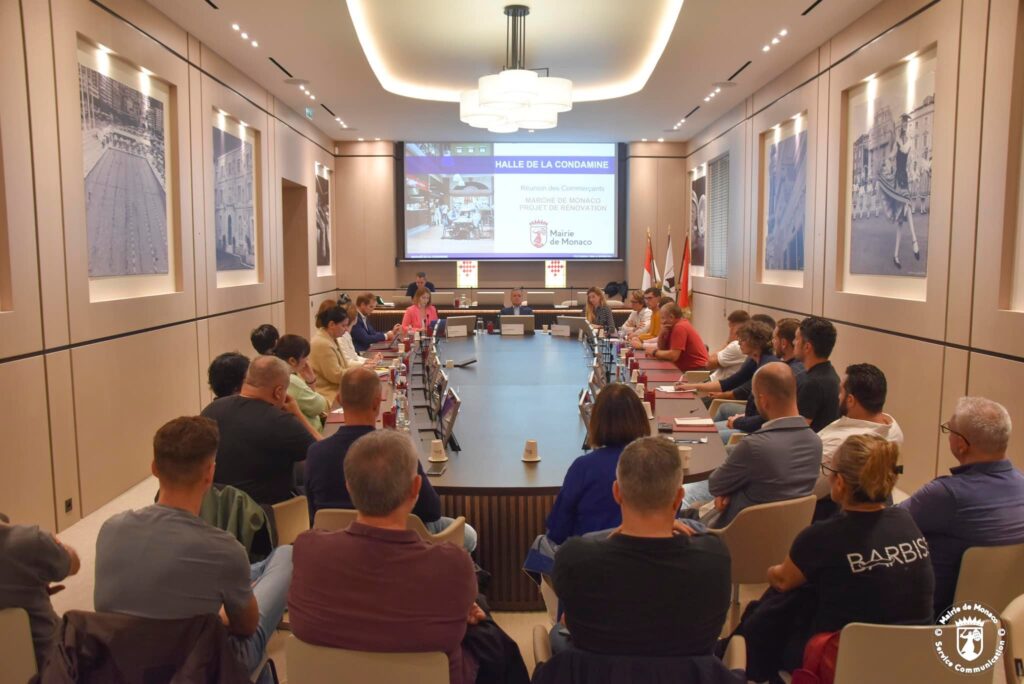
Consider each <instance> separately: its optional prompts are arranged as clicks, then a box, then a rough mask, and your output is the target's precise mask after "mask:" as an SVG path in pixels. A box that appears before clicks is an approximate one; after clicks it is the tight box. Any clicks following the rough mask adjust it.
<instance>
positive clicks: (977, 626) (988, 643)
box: [934, 602, 1006, 674]
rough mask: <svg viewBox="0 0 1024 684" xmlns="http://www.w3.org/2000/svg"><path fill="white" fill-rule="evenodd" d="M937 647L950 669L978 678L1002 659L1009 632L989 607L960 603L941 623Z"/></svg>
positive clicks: (936, 629) (941, 619) (937, 626)
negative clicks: (1007, 632)
mask: <svg viewBox="0 0 1024 684" xmlns="http://www.w3.org/2000/svg"><path fill="white" fill-rule="evenodd" d="M951 626H952V629H951V628H950V627H951ZM934 643H935V653H936V654H937V655H938V656H939V660H941V661H942V662H943V663H944V664H945V665H946V666H947V667H949V668H951V669H953V670H955V671H956V672H961V673H963V674H977V673H979V672H984V671H985V670H988V669H989V668H991V667H992V666H994V665H995V664H996V663H997V662H998V661H999V659H1000V658H1001V657H1002V655H1003V650H1004V649H1005V648H1006V630H1005V629H1004V628H1003V627H1002V625H1001V624H1000V622H999V618H998V617H997V616H996V614H995V613H994V612H993V611H992V610H991V609H990V608H989V607H988V606H985V605H983V604H980V603H969V602H967V603H960V604H957V605H954V606H952V607H950V608H949V610H947V611H946V612H945V613H943V614H942V616H941V617H940V618H939V619H938V624H937V625H936V627H935V642H934Z"/></svg>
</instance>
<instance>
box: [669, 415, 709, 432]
mask: <svg viewBox="0 0 1024 684" xmlns="http://www.w3.org/2000/svg"><path fill="white" fill-rule="evenodd" d="M715 429H716V428H715V421H713V420H711V419H710V418H676V420H675V427H674V428H673V431H674V432H714V431H715Z"/></svg>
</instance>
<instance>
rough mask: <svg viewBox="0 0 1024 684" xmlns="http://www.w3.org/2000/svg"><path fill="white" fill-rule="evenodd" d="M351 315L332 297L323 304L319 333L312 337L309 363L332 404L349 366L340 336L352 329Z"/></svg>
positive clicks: (318, 318) (322, 392)
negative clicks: (349, 327)
mask: <svg viewBox="0 0 1024 684" xmlns="http://www.w3.org/2000/svg"><path fill="white" fill-rule="evenodd" d="M348 326H349V318H348V314H347V313H345V310H344V309H343V308H341V307H340V306H338V303H337V302H336V301H334V300H332V299H328V300H326V301H325V302H324V303H323V304H321V305H320V309H319V310H318V311H317V314H316V334H315V335H313V339H312V340H310V343H309V344H310V354H309V366H310V368H312V369H313V372H314V373H316V391H317V392H319V393H320V394H322V395H323V396H324V398H325V399H327V401H328V403H330V404H331V405H332V406H333V405H334V402H335V400H336V399H337V398H338V392H339V391H340V390H341V376H342V375H344V374H345V372H346V371H347V370H348V369H349V364H348V362H347V361H346V360H345V356H344V355H343V354H342V353H341V346H340V345H339V344H338V338H339V337H341V336H342V335H344V334H345V333H346V332H348Z"/></svg>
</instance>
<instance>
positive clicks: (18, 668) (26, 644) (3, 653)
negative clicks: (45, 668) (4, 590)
mask: <svg viewBox="0 0 1024 684" xmlns="http://www.w3.org/2000/svg"><path fill="white" fill-rule="evenodd" d="M0 667H2V668H3V669H2V672H0V680H3V681H5V682H19V683H20V682H27V681H29V680H30V679H32V678H33V677H35V676H36V652H35V650H33V647H32V631H31V629H30V628H29V624H28V613H26V612H25V611H24V609H22V608H4V609H3V610H0Z"/></svg>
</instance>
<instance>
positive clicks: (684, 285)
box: [676, 233, 691, 308]
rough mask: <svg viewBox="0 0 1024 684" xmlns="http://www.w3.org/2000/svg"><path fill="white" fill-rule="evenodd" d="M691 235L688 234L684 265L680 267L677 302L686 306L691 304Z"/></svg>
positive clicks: (684, 251) (684, 246) (684, 250)
mask: <svg viewBox="0 0 1024 684" xmlns="http://www.w3.org/2000/svg"><path fill="white" fill-rule="evenodd" d="M690 294H691V290H690V235H689V233H687V235H686V243H685V244H684V245H683V265H682V266H681V267H680V269H679V294H678V295H677V296H676V303H677V304H679V306H681V307H683V308H686V307H688V306H690Z"/></svg>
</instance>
